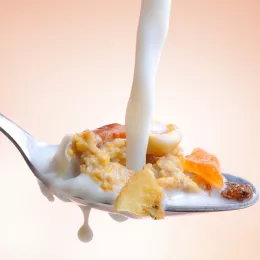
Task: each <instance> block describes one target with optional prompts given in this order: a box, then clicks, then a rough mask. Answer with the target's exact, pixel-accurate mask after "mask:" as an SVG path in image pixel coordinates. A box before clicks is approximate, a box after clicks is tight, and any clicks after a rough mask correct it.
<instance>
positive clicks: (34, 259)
mask: <svg viewBox="0 0 260 260" xmlns="http://www.w3.org/2000/svg"><path fill="white" fill-rule="evenodd" d="M139 9H140V0H138V1H137V0H131V1H119V0H110V1H105V0H103V1H93V0H92V1H91V0H73V1H72V0H70V1H69V0H63V1H58V0H45V1H44V0H37V1H33V0H31V1H27V0H21V1H19V0H16V1H15V0H0V37H1V40H0V89H1V92H0V93H1V94H0V111H1V113H3V114H5V115H6V116H8V117H10V118H11V119H13V120H14V121H15V122H17V123H18V124H20V125H21V126H22V127H24V128H25V129H27V130H28V131H29V132H30V133H32V134H33V135H34V136H35V137H37V138H38V139H40V140H43V141H46V142H49V143H58V142H59V141H60V140H61V138H62V136H63V135H64V134H65V133H73V132H75V131H80V130H83V129H85V128H93V127H97V126H100V125H104V124H107V123H111V122H114V121H118V122H124V112H125V107H126V102H127V99H128V95H129V91H130V87H131V82H132V74H133V65H134V52H135V34H136V27H137V22H138V16H139ZM259 12H260V1H256V0H218V1H213V0H200V1H199V0H190V1H185V0H178V1H173V4H172V15H171V24H170V29H169V35H168V39H167V43H166V46H165V49H164V52H163V56H162V59H161V63H160V68H159V71H158V77H157V107H156V116H157V118H160V119H163V120H166V121H167V122H173V123H176V124H178V125H179V126H180V127H181V129H182V132H183V135H184V141H183V145H184V147H185V148H186V149H187V151H190V149H191V148H193V147H195V146H200V147H203V148H205V149H207V150H209V151H211V152H212V153H215V154H217V155H218V157H219V159H220V161H221V162H222V167H223V170H224V171H226V172H230V173H234V174H236V175H239V176H243V177H246V178H248V179H249V180H251V181H252V182H253V183H255V184H256V185H257V186H258V187H259V186H260V173H259V149H258V147H259V143H260V142H259V141H260V140H259V132H260V123H259V111H260V105H259V100H260V89H259V84H260V77H259V75H260V74H259V68H260V64H259V63H260V51H259V46H260V37H259V30H260V18H259ZM0 172H1V188H0V197H1V198H2V199H1V217H0V219H1V221H0V230H1V234H0V259H3V260H38V259H39V260H45V259H50V260H52V259H63V260H71V259H76V260H83V259H91V260H95V259H102V258H103V257H104V258H105V259H114V260H117V259H125V260H130V259H131V260H132V259H149V260H155V259H156V260H158V259H160V260H172V259H181V260H190V259H193V260H197V259H198V260H215V259H224V260H228V259H236V260H242V259H243V260H244V259H252V260H257V259H259V245H258V244H259V233H260V222H259V219H260V204H259V203H258V204H257V205H255V206H254V207H252V208H249V209H246V210H241V211H236V212H223V213H215V214H206V215H197V216H185V217H176V218H168V219H166V220H164V221H156V222H154V221H150V220H142V221H127V222H125V223H121V224H118V223H115V222H113V221H112V220H111V219H110V218H109V217H108V216H107V215H106V214H104V213H102V212H98V211H93V212H92V214H91V219H90V223H91V226H92V228H93V231H94V240H93V241H92V242H91V243H90V244H83V243H80V242H79V241H78V239H77V236H76V234H77V230H78V228H79V227H80V225H81V223H82V221H83V219H82V215H81V212H80V211H79V210H78V209H77V207H76V206H74V205H72V204H64V203H62V202H60V201H56V202H55V203H52V204H51V203H49V202H48V201H46V199H45V198H44V197H43V196H42V195H41V193H40V191H39V189H38V187H37V184H36V182H35V180H34V178H33V177H32V174H31V173H30V171H29V169H28V167H27V166H26V164H25V163H24V161H23V159H22V157H21V156H20V155H19V153H18V151H17V150H15V148H14V147H13V146H12V145H11V143H10V142H9V141H8V140H7V139H6V138H4V137H3V135H0ZM7 194H8V195H7ZM7 196H9V197H8V199H7Z"/></svg>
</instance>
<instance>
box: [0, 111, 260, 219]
mask: <svg viewBox="0 0 260 260" xmlns="http://www.w3.org/2000/svg"><path fill="white" fill-rule="evenodd" d="M0 131H1V132H2V133H3V134H4V135H6V137H7V138H8V139H9V140H10V141H11V142H12V143H13V144H14V145H15V147H16V148H17V149H18V150H19V152H20V153H21V155H22V156H23V158H24V160H25V162H26V163H27V165H28V166H29V168H30V169H31V171H32V172H33V174H34V176H35V177H36V179H37V181H38V183H39V185H40V188H41V191H42V192H43V193H44V194H45V196H46V197H47V198H48V199H49V200H50V201H51V200H53V199H54V197H53V195H52V192H51V190H50V183H48V180H47V179H45V178H44V177H43V176H42V174H40V173H41V169H40V168H39V167H37V166H36V165H35V164H34V162H33V160H32V157H33V155H34V156H35V154H37V156H38V157H39V156H42V154H43V153H41V151H43V150H44V151H45V152H44V154H45V157H44V159H46V149H48V150H49V155H48V156H49V158H51V157H52V156H53V155H54V154H55V152H56V151H57V149H58V145H49V144H46V143H43V142H39V141H37V140H36V139H34V138H33V137H32V136H31V135H30V134H29V133H27V132H26V131H25V130H23V129H22V128H20V127H19V126H18V125H16V124H15V123H14V122H12V121H11V120H9V119H8V118H6V117H5V116H3V115H2V114H0ZM47 161H49V160H47ZM223 176H224V177H225V178H226V180H227V181H229V182H236V183H240V184H249V185H250V186H251V187H252V189H253V191H254V195H253V197H252V198H251V199H249V200H247V201H245V202H241V203H237V202H235V201H234V202H232V201H230V203H225V204H224V203H223V205H220V204H218V205H215V206H214V205H210V206H209V205H205V206H192V207H191V206H185V205H184V206H175V205H174V204H172V203H168V204H166V205H165V214H166V216H174V215H180V214H181V215H182V214H191V213H199V212H216V211H230V210H238V209H243V208H247V207H250V206H252V205H254V204H255V203H256V201H257V200H258V197H259V195H258V191H257V189H256V187H255V186H254V185H253V184H252V183H250V182H249V181H247V180H245V179H243V178H240V177H236V176H233V175H231V174H223ZM61 199H62V200H63V201H64V202H73V203H76V204H77V205H79V206H81V207H84V206H85V207H91V208H95V209H98V210H102V211H106V212H108V213H109V214H110V216H111V217H112V218H113V219H116V220H118V221H120V222H121V221H123V220H125V218H124V216H125V217H128V218H138V217H135V216H133V215H132V214H129V213H121V212H120V214H122V217H121V218H117V217H115V216H116V215H115V214H117V212H115V210H114V207H113V205H110V204H103V203H96V202H91V201H85V200H83V199H81V198H78V197H72V196H70V195H66V198H65V199H64V198H61Z"/></svg>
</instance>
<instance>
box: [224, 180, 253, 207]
mask: <svg viewBox="0 0 260 260" xmlns="http://www.w3.org/2000/svg"><path fill="white" fill-rule="evenodd" d="M253 193H254V191H253V189H252V187H251V186H250V185H248V184H239V183H235V182H226V188H225V190H223V191H222V192H221V196H222V197H223V198H226V199H229V200H237V201H240V202H242V201H244V200H248V199H251V198H252V197H253Z"/></svg>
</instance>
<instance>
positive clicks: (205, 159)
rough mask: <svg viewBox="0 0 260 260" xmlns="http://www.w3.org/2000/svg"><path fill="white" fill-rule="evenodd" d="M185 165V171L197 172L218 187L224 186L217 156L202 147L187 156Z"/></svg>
mask: <svg viewBox="0 0 260 260" xmlns="http://www.w3.org/2000/svg"><path fill="white" fill-rule="evenodd" d="M183 166H184V171H185V172H191V173H195V174H197V175H198V176H200V177H201V178H203V179H204V180H206V181H207V182H208V183H209V184H211V185H212V186H215V187H216V188H222V187H223V186H224V181H223V177H222V174H221V171H220V164H219V161H218V159H217V157H216V156H215V155H213V154H210V153H208V152H206V151H204V150H203V149H201V148H196V149H194V150H193V152H192V153H191V154H190V155H188V156H185V159H184V162H183Z"/></svg>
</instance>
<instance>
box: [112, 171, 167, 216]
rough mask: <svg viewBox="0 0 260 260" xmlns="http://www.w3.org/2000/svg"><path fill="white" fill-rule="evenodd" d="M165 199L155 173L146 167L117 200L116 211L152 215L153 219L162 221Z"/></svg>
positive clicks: (129, 182) (136, 175) (128, 184)
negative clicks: (163, 201)
mask: <svg viewBox="0 0 260 260" xmlns="http://www.w3.org/2000/svg"><path fill="white" fill-rule="evenodd" d="M163 198H164V193H163V189H162V188H161V187H160V186H159V184H158V182H157V180H156V178H155V176H154V173H153V172H152V171H151V170H150V169H149V167H144V169H143V170H142V171H140V172H138V173H136V174H135V175H134V176H132V177H131V178H130V180H129V181H128V182H127V183H126V185H125V186H124V187H123V188H122V190H121V192H120V194H119V196H118V197H117V199H116V203H115V209H116V210H117V211H121V212H129V213H131V214H134V215H136V216H149V215H150V216H151V217H152V218H153V219H162V218H164V210H163V205H162V200H163Z"/></svg>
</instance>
